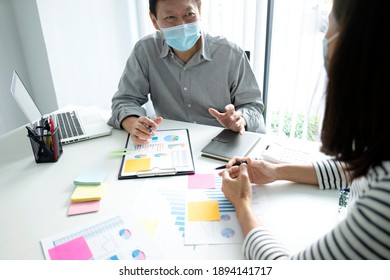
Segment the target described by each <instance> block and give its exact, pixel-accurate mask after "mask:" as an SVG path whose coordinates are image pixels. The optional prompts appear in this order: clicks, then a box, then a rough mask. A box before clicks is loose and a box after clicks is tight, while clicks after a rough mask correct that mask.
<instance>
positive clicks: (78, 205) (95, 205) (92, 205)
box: [68, 200, 100, 216]
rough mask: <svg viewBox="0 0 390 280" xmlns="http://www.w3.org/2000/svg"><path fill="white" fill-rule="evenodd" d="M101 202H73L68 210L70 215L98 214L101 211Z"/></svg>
mask: <svg viewBox="0 0 390 280" xmlns="http://www.w3.org/2000/svg"><path fill="white" fill-rule="evenodd" d="M99 206H100V200H94V201H86V202H72V203H71V204H70V205H69V208H68V215H69V216H70V215H77V214H83V213H90V212H96V211H98V210H99Z"/></svg>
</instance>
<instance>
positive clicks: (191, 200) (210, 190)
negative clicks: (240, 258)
mask: <svg viewBox="0 0 390 280" xmlns="http://www.w3.org/2000/svg"><path fill="white" fill-rule="evenodd" d="M187 177H188V189H187V204H186V220H185V235H184V244H185V245H201V244H234V243H239V244H240V243H242V242H243V240H244V238H243V235H242V231H241V228H240V224H239V222H238V220H237V217H236V210H235V208H234V206H233V205H232V204H231V203H230V201H229V200H228V199H227V198H226V197H225V195H224V194H223V192H222V190H221V187H222V178H221V177H220V176H219V175H218V174H217V173H215V174H195V175H189V176H187Z"/></svg>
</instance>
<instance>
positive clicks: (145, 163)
mask: <svg viewBox="0 0 390 280" xmlns="http://www.w3.org/2000/svg"><path fill="white" fill-rule="evenodd" d="M144 170H150V158H135V159H129V160H127V161H126V163H125V168H124V171H125V172H126V173H134V172H138V171H144Z"/></svg>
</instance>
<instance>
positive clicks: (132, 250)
mask: <svg viewBox="0 0 390 280" xmlns="http://www.w3.org/2000/svg"><path fill="white" fill-rule="evenodd" d="M128 222H129V223H128V225H127V224H125V222H124V220H123V219H122V217H121V216H114V217H112V218H108V219H105V220H101V221H100V222H96V223H95V224H92V225H91V226H87V227H79V228H75V229H74V230H71V231H68V232H65V233H62V234H58V235H55V236H52V237H48V238H45V239H43V240H41V244H42V248H43V250H44V253H45V258H46V259H63V260H82V259H96V260H117V259H137V260H144V259H146V256H148V258H155V259H156V257H157V256H158V254H157V255H156V252H158V250H157V249H156V247H155V246H154V245H153V242H152V240H151V239H150V237H149V235H148V234H147V232H146V231H145V230H144V228H143V227H142V225H141V224H139V223H138V221H137V220H135V219H130V220H129V221H128ZM130 225H131V227H130ZM145 252H148V253H147V254H146V253H145Z"/></svg>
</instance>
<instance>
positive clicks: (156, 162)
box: [118, 129, 195, 180]
mask: <svg viewBox="0 0 390 280" xmlns="http://www.w3.org/2000/svg"><path fill="white" fill-rule="evenodd" d="M190 174H195V165H194V159H193V156H192V148H191V141H190V136H189V132H188V129H167V130H156V132H155V135H154V136H153V137H152V138H151V139H150V141H149V143H148V144H146V145H134V144H133V142H132V140H131V137H130V134H129V135H128V136H127V140H126V145H125V147H124V149H123V156H122V161H121V166H120V169H119V174H118V179H119V180H122V179H136V178H147V177H160V176H177V175H190Z"/></svg>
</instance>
